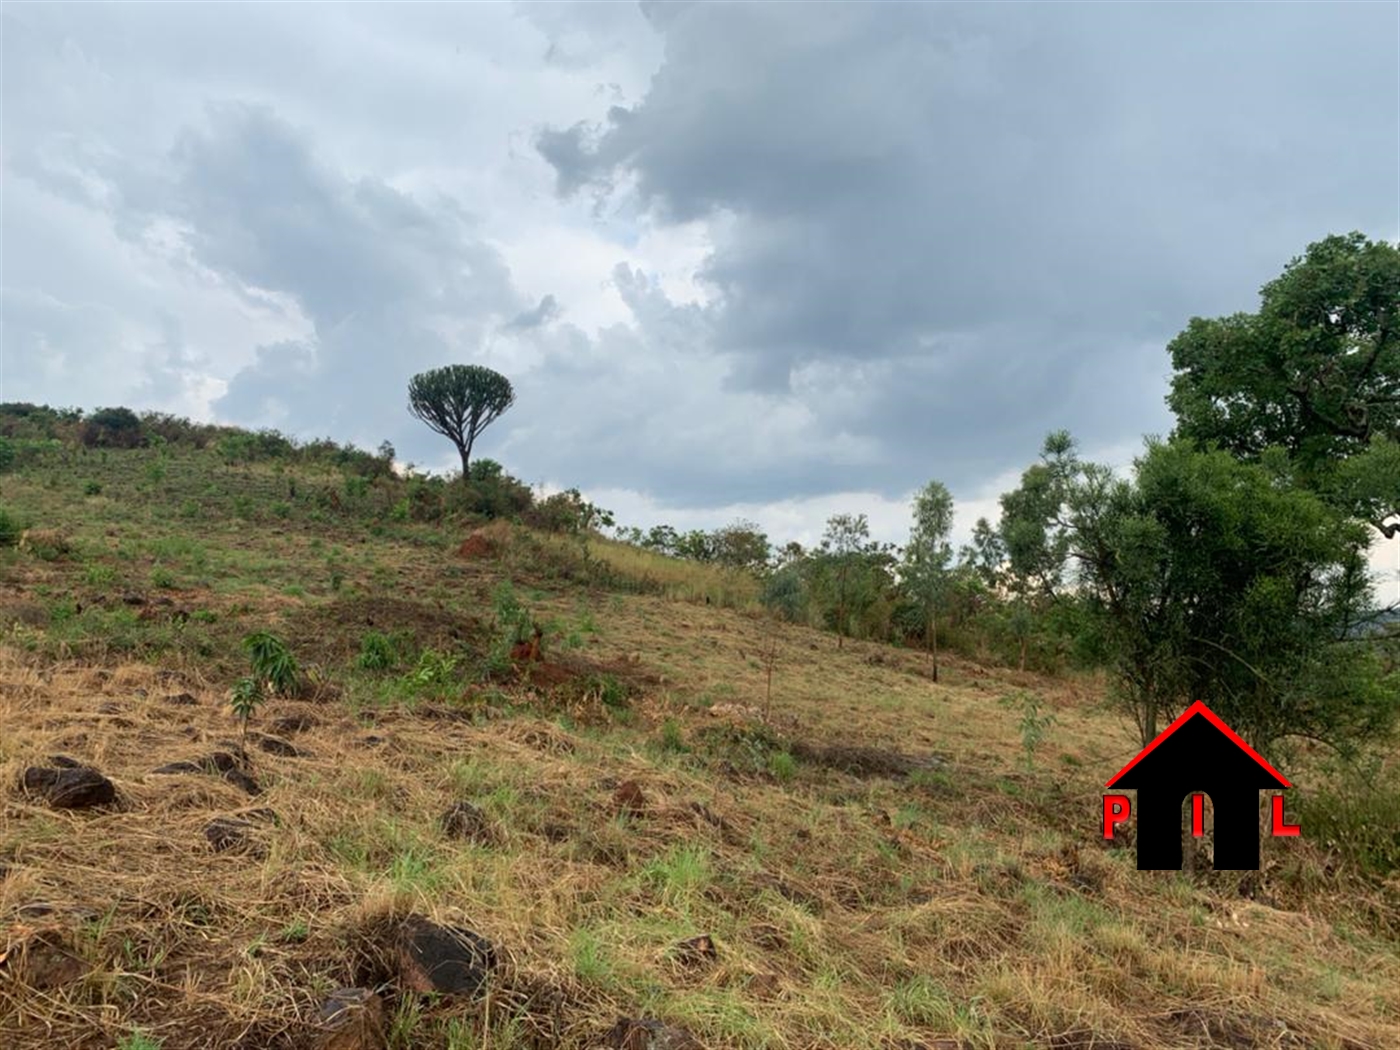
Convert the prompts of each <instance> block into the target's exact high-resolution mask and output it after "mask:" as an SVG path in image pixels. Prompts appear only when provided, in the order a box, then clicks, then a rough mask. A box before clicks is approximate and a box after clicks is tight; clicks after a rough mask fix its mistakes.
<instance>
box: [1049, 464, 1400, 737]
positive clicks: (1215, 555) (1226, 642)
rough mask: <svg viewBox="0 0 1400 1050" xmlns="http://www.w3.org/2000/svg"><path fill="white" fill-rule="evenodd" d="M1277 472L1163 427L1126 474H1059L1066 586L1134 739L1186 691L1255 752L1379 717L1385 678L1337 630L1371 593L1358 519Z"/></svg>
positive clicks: (1387, 684)
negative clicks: (1164, 432) (1113, 678)
mask: <svg viewBox="0 0 1400 1050" xmlns="http://www.w3.org/2000/svg"><path fill="white" fill-rule="evenodd" d="M1292 471H1293V468H1292V466H1291V465H1290V464H1289V463H1288V461H1287V459H1286V458H1285V457H1283V456H1281V455H1274V456H1265V457H1264V458H1263V460H1262V462H1260V463H1248V462H1244V461H1241V460H1238V459H1236V458H1234V457H1232V456H1231V455H1229V454H1228V453H1226V452H1223V451H1219V450H1208V451H1203V450H1200V449H1198V448H1196V447H1195V446H1194V445H1192V444H1191V443H1189V442H1187V441H1184V440H1180V439H1178V440H1175V441H1172V442H1166V443H1163V442H1149V444H1148V448H1147V451H1146V453H1145V454H1144V455H1143V456H1142V457H1140V458H1139V459H1138V460H1137V462H1136V466H1135V472H1134V473H1135V476H1134V478H1133V479H1132V480H1131V481H1128V480H1122V479H1119V478H1115V477H1114V476H1113V474H1112V472H1111V471H1109V470H1108V469H1107V468H1104V467H1098V466H1092V465H1084V466H1082V467H1080V468H1079V469H1078V470H1077V471H1076V472H1075V474H1074V476H1073V478H1072V480H1071V482H1070V483H1069V484H1068V485H1067V486H1066V489H1065V494H1066V504H1065V511H1064V513H1065V517H1066V520H1067V528H1068V535H1069V539H1070V550H1071V554H1072V556H1073V557H1074V559H1075V562H1076V565H1077V568H1078V573H1077V584H1078V589H1079V592H1080V595H1081V597H1082V598H1083V599H1084V600H1086V601H1087V602H1088V603H1089V606H1090V609H1091V610H1092V612H1093V613H1094V614H1095V617H1096V627H1097V629H1098V630H1100V631H1101V632H1102V634H1103V639H1104V648H1105V649H1106V651H1107V652H1108V653H1109V654H1110V656H1111V659H1112V661H1113V664H1114V669H1115V671H1116V672H1117V678H1118V682H1119V695H1120V697H1121V699H1122V700H1123V701H1124V703H1125V706H1126V707H1127V708H1128V709H1129V710H1130V711H1131V713H1132V714H1133V716H1134V718H1135V719H1136V721H1137V724H1138V728H1139V730H1140V732H1141V735H1142V740H1143V742H1144V743H1146V742H1148V741H1150V740H1151V739H1152V738H1153V737H1155V736H1156V734H1157V732H1158V730H1159V729H1160V728H1161V726H1162V725H1163V724H1164V723H1165V722H1166V721H1169V720H1170V718H1171V717H1173V716H1174V715H1175V714H1177V713H1178V712H1179V711H1181V710H1182V709H1184V708H1185V707H1186V706H1187V705H1188V704H1189V703H1190V702H1192V701H1194V700H1203V701H1205V702H1206V703H1207V704H1209V705H1210V707H1211V708H1212V709H1213V710H1215V711H1216V712H1217V713H1218V714H1220V715H1221V717H1222V718H1224V719H1225V720H1226V721H1227V722H1229V723H1230V724H1231V725H1233V726H1234V727H1235V728H1236V729H1237V730H1238V731H1239V732H1241V733H1243V734H1244V735H1245V736H1246V737H1247V738H1248V739H1249V740H1250V742H1251V743H1252V744H1253V745H1254V746H1256V747H1257V748H1259V749H1261V750H1265V751H1267V750H1269V749H1270V748H1271V747H1272V746H1273V745H1274V744H1275V743H1276V742H1277V741H1279V740H1281V739H1283V738H1285V737H1290V736H1303V737H1310V738H1314V739H1318V740H1323V741H1326V742H1328V743H1331V744H1334V745H1336V746H1339V747H1345V746H1348V745H1349V744H1351V743H1354V742H1356V741H1358V740H1361V739H1364V738H1365V737H1366V736H1368V735H1370V734H1372V733H1375V732H1378V731H1380V730H1381V729H1383V728H1384V727H1385V726H1388V725H1389V724H1390V723H1391V721H1392V720H1393V718H1394V716H1395V713H1396V704H1397V700H1400V683H1397V682H1396V680H1395V677H1394V675H1389V676H1387V675H1386V674H1385V672H1384V671H1383V669H1382V667H1381V665H1380V664H1379V663H1378V661H1377V659H1376V654H1375V653H1374V652H1372V651H1371V650H1370V649H1368V648H1367V647H1365V646H1359V645H1355V644H1352V642H1351V641H1349V639H1350V637H1351V635H1352V632H1353V629H1354V627H1355V626H1356V624H1357V623H1358V622H1360V621H1361V620H1362V619H1364V617H1365V615H1366V613H1367V611H1368V609H1369V605H1370V601H1371V598H1372V592H1371V588H1370V582H1369V579H1368V576H1367V572H1366V562H1365V552H1366V545H1367V535H1366V531H1365V528H1364V526H1363V525H1362V524H1361V523H1360V522H1358V521H1356V520H1355V519H1352V518H1349V517H1348V516H1347V515H1346V514H1345V513H1344V512H1342V511H1341V510H1339V509H1338V508H1336V507H1335V506H1333V505H1331V504H1330V503H1328V502H1327V501H1326V500H1324V499H1323V498H1321V497H1320V496H1319V495H1318V494H1316V493H1314V492H1312V491H1309V490H1308V489H1306V488H1303V487H1301V486H1299V485H1297V484H1295V483H1294V478H1293V476H1292Z"/></svg>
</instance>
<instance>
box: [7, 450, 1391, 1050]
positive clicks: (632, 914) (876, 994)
mask: <svg viewBox="0 0 1400 1050" xmlns="http://www.w3.org/2000/svg"><path fill="white" fill-rule="evenodd" d="M360 499H363V500H365V501H366V502H365V503H364V505H363V506H360V505H359V504H357V502H356V501H357V500H360ZM368 499H369V497H367V496H366V495H365V493H364V492H363V491H361V490H360V487H358V486H352V485H349V484H348V483H347V482H346V480H345V478H344V476H343V475H341V474H339V473H337V472H335V471H334V470H332V469H330V468H326V469H324V470H320V471H317V470H313V469H307V468H300V467H289V466H285V465H282V466H278V465H268V464H253V465H243V466H233V467H230V466H228V465H227V464H226V463H225V462H223V461H222V460H221V458H220V457H219V456H217V455H216V454H215V453H214V452H212V451H195V450H189V449H178V448H173V447H172V448H166V449H161V450H152V449H143V450H129V451H128V450H109V451H92V452H88V453H85V454H78V453H76V452H74V451H72V450H66V449H57V448H55V449H51V450H49V451H46V452H42V453H39V454H36V455H34V456H31V457H30V458H29V459H28V460H27V462H26V463H25V464H24V465H23V466H22V469H21V470H19V471H18V472H16V473H11V474H6V475H4V476H3V477H0V500H3V504H4V506H5V507H6V508H7V509H8V511H9V512H10V514H11V516H12V517H13V518H15V519H17V520H18V521H19V522H20V524H21V525H24V526H26V527H29V528H31V529H32V530H38V531H37V532H31V535H30V538H29V541H28V542H27V543H26V544H25V545H24V549H20V548H19V547H10V548H4V549H0V631H3V640H0V726H3V733H2V734H0V924H3V927H4V931H5V934H4V935H5V941H4V944H3V948H0V952H3V954H0V1044H3V1045H4V1046H7V1047H17V1048H27V1047H36V1048H37V1047H49V1046H68V1047H113V1046H124V1047H126V1048H127V1050H136V1048H150V1047H161V1048H164V1050H183V1048H187V1047H189V1048H193V1047H230V1046H241V1047H247V1048H250V1050H251V1048H255V1047H256V1048H262V1047H312V1046H332V1045H333V1046H341V1047H347V1046H358V1045H363V1046H370V1045H376V1044H379V1041H378V1038H377V1035H378V1034H382V1036H383V1042H382V1044H379V1045H388V1046H391V1047H395V1048H408V1047H447V1048H453V1050H463V1048H467V1047H487V1046H489V1047H493V1048H497V1050H509V1048H515V1047H567V1048H585V1047H595V1046H610V1045H611V1046H619V1045H621V1046H627V1047H645V1046H654V1047H662V1046H673V1047H676V1046H683V1045H690V1044H687V1043H685V1042H684V1041H683V1040H682V1039H681V1037H680V1036H679V1035H678V1034H676V1033H675V1032H672V1033H670V1034H665V1033H661V1032H652V1033H651V1034H650V1035H648V1034H645V1033H643V1032H642V1031H641V1029H638V1028H636V1027H635V1026H634V1029H633V1031H632V1034H631V1035H628V1034H627V1026H626V1025H622V1026H621V1027H619V1026H618V1024H617V1022H618V1020H619V1018H631V1019H640V1018H655V1019H658V1020H659V1021H660V1022H661V1023H663V1024H665V1025H667V1026H672V1027H673V1028H674V1029H684V1030H686V1031H688V1032H689V1033H691V1035H692V1037H693V1038H694V1039H695V1040H696V1041H697V1042H698V1045H702V1046H706V1047H716V1048H718V1047H743V1048H749V1047H755V1048H756V1047H782V1048H793V1050H796V1048H805V1047H891V1048H893V1047H903V1048H908V1050H913V1048H916V1047H939V1048H942V1050H947V1048H952V1047H1037V1048H1042V1047H1043V1048H1059V1050H1070V1048H1084V1050H1088V1048H1108V1047H1119V1048H1124V1047H1134V1048H1144V1050H1146V1048H1171V1047H1181V1048H1186V1047H1192V1048H1195V1047H1252V1046H1260V1047H1338V1048H1340V1047H1353V1048H1356V1047H1374V1048H1377V1050H1380V1048H1386V1047H1394V1046H1400V949H1397V942H1396V939H1395V937H1396V932H1397V930H1400V910H1397V899H1400V893H1397V890H1396V887H1395V886H1394V885H1393V884H1392V885H1391V886H1389V887H1387V886H1385V885H1382V884H1379V883H1377V882H1375V881H1367V880H1363V879H1361V878H1359V877H1352V876H1351V875H1349V874H1347V873H1346V872H1344V871H1342V870H1340V869H1338V868H1337V867H1336V861H1335V857H1334V856H1333V854H1332V853H1329V852H1328V851H1327V849H1326V844H1325V843H1322V842H1318V841H1313V840H1309V839H1305V840H1303V841H1301V842H1299V841H1296V840H1295V841H1291V842H1285V843H1278V842H1274V841H1270V840H1267V839H1266V844H1265V862H1264V869H1263V870H1262V871H1261V872H1257V873H1256V872H1218V873H1210V872H1208V873H1205V874H1198V875H1196V876H1194V877H1191V876H1187V875H1181V874H1177V873H1166V872H1138V871H1137V870H1136V868H1135V866H1134V860H1133V855H1132V851H1131V850H1130V849H1123V848H1106V845H1105V843H1104V842H1103V840H1102V838H1101V837H1100V835H1099V830H1098V820H1099V811H1100V801H1099V799H1100V794H1101V790H1102V787H1101V785H1102V783H1103V781H1104V780H1105V779H1107V778H1108V777H1109V776H1110V775H1111V774H1112V773H1113V772H1114V771H1116V770H1117V768H1118V767H1119V765H1121V764H1122V762H1123V761H1124V760H1125V759H1126V758H1127V757H1130V756H1131V754H1132V753H1133V752H1134V751H1135V750H1136V742H1135V740H1134V738H1133V735H1132V733H1131V732H1130V731H1129V729H1128V727H1126V726H1125V725H1124V724H1123V723H1122V722H1121V720H1119V719H1118V718H1117V717H1115V716H1113V715H1111V714H1109V713H1106V712H1105V711H1103V710H1102V707H1101V704H1100V702H1099V701H1100V699H1101V695H1102V690H1101V688H1100V687H1099V685H1098V684H1097V683H1095V682H1094V681H1092V680H1088V679H1059V680H1042V679H1037V678H1035V677H1033V676H1029V675H1021V674H1017V673H1015V672H1009V671H1005V670H999V669H995V668H987V667H982V666H978V665H976V664H974V663H970V662H967V661H961V660H957V659H950V660H949V661H948V662H947V664H946V666H945V668H944V674H943V676H942V680H941V681H940V683H939V684H938V685H932V684H931V683H929V682H928V680H927V679H926V678H925V677H923V673H922V672H923V669H924V663H923V661H922V660H921V659H920V658H919V656H918V654H916V653H912V652H906V651H902V650H899V649H893V648H888V647H883V646H874V645H867V644H861V643H855V644H847V645H846V646H845V648H843V649H842V650H839V651H838V650H837V648H836V645H835V639H834V638H832V637H831V636H828V635H824V634H821V633H819V632H816V631H811V630H807V629H802V628H796V627H789V626H773V625H771V624H769V623H768V622H767V621H765V620H764V619H762V618H761V617H759V616H757V615H756V613H755V612H754V611H752V610H749V609H747V608H746V604H747V602H748V600H749V599H750V598H751V597H752V593H753V590H752V585H751V584H749V583H747V582H746V581H745V580H744V579H742V578H739V577H734V576H723V575H719V574H713V573H707V572H705V571H704V570H702V569H700V568H698V567H695V566H690V565H683V564H680V563H676V562H670V561H667V560H666V559H660V558H655V557H652V556H649V555H644V554H642V553H641V552H637V551H635V550H632V549H630V548H625V547H622V546H620V545H614V544H608V543H606V542H603V541H599V540H594V541H591V542H590V543H588V544H587V545H580V544H579V543H577V542H575V541H574V540H571V539H566V538H563V537H558V536H548V535H543V534H539V533H534V532H531V531H529V530H526V529H523V528H518V527H515V528H513V527H509V526H506V525H504V524H497V525H493V526H491V527H489V528H488V529H487V530H485V532H483V533H481V534H479V535H478V536H476V537H475V539H474V540H473V542H471V543H470V544H468V546H467V547H466V548H462V543H463V540H464V539H465V538H466V535H467V530H466V529H464V528H462V527H455V528H449V527H445V526H440V525H429V524H415V523H413V522H412V521H411V520H402V521H395V520H391V519H387V518H386V517H385V516H383V515H381V514H378V513H376V512H373V511H372V509H371V506H370V503H369V502H368ZM464 551H465V554H466V555H467V556H463V552H464ZM520 610H523V613H522V612H521V611H520ZM522 616H523V617H528V618H529V619H530V620H532V621H533V622H534V623H536V624H539V625H540V626H541V628H542V633H543V653H544V660H543V662H541V663H526V664H521V663H519V662H513V661H511V660H510V659H509V656H508V653H507V649H508V647H509V643H510V642H511V641H513V640H514V637H513V636H510V635H509V634H508V633H507V632H508V630H509V629H510V628H511V626H512V624H513V623H514V621H515V620H516V619H517V618H520V617H522ZM256 631H269V632H271V633H272V634H274V635H276V636H277V637H279V638H281V639H283V640H284V641H285V642H286V643H287V644H288V646H289V647H290V649H291V651H292V653H293V655H294V656H295V657H296V659H297V661H298V663H299V665H300V667H301V670H302V675H301V685H300V687H299V689H298V690H297V691H296V693H295V695H294V696H288V697H278V698H274V699H271V700H269V701H268V702H267V703H266V704H265V705H264V706H263V707H262V708H261V709H260V710H258V711H257V712H256V713H255V714H254V716H253V717H252V719H251V720H250V723H249V727H248V728H249V731H248V735H247V739H246V748H247V760H246V763H242V764H241V765H240V772H242V773H243V774H244V776H245V777H247V778H251V782H248V781H246V780H245V781H240V780H239V778H238V777H236V776H235V777H234V778H233V779H230V778H229V777H227V776H225V775H222V770H221V769H220V768H219V766H218V765H217V764H216V763H215V762H210V761H209V759H210V756H211V755H214V754H216V753H222V754H226V755H234V756H235V757H236V756H237V753H238V749H239V748H240V746H242V745H243V743H244V741H243V739H242V737H241V735H240V727H239V725H238V723H237V722H236V721H235V720H234V719H233V718H232V716H231V715H230V711H229V707H228V697H229V689H230V688H231V687H232V686H233V685H234V683H235V682H236V681H237V680H238V679H239V678H240V677H241V676H244V675H246V674H247V673H248V668H249V662H248V655H247V653H246V652H245V650H244V648H243V647H242V645H241V640H242V639H243V638H244V637H245V636H246V635H248V634H250V633H252V632H256ZM770 669H771V717H770V718H769V719H768V720H767V721H766V722H765V721H764V720H763V719H762V717H761V715H760V712H761V710H762V709H763V708H765V707H766V706H768V704H769V703H770V694H769V677H770ZM1006 697H1010V698H1011V700H1010V702H1008V703H1002V702H1000V701H1001V700H1002V699H1003V698H1006ZM1044 715H1053V716H1054V719H1055V721H1054V723H1053V724H1051V725H1049V726H1048V729H1047V731H1046V736H1045V739H1044V740H1043V742H1042V743H1040V745H1039V746H1037V747H1035V748H1033V749H1031V750H1029V751H1028V749H1027V748H1025V747H1023V739H1024V738H1023V728H1024V725H1023V723H1025V721H1026V719H1027V718H1028V716H1030V720H1031V721H1036V720H1037V718H1038V717H1043V716H1044ZM56 755H57V756H66V757H69V758H71V759H73V760H76V761H78V762H80V763H84V764H90V765H92V766H94V767H96V768H97V769H98V770H100V771H101V772H102V773H103V774H105V775H106V776H107V777H109V778H110V779H111V781H112V782H113V783H114V784H115V786H116V790H117V792H118V799H117V802H116V804H114V805H111V806H107V807H103V808H99V809H94V810H63V809H54V808H52V807H50V806H49V805H47V804H45V803H44V802H43V801H42V800H41V799H38V798H36V797H34V795H33V794H32V793H26V792H24V791H22V790H20V789H19V788H18V787H17V786H16V785H17V784H18V783H19V782H20V780H21V778H22V776H23V773H24V771H25V770H26V769H29V768H31V767H36V766H44V765H45V764H46V763H48V762H49V761H50V759H51V756H56ZM1028 757H1029V758H1030V759H1031V761H1030V762H1028V761H1027V759H1028ZM181 762H184V763H189V764H190V765H189V766H187V767H185V768H184V770H183V771H176V772H168V773H156V772H155V770H156V769H158V768H159V767H162V766H164V765H167V764H170V763H181ZM240 784H241V786H240ZM254 789H255V790H256V791H257V794H256V795H254V794H250V790H254ZM463 802H465V803H469V804H470V806H471V807H473V808H472V809H461V810H459V811H458V813H459V819H458V821H457V822H456V824H455V825H454V826H452V827H451V828H448V827H445V826H444V822H443V819H442V818H443V817H444V815H445V814H446V813H447V812H448V811H449V810H450V809H451V808H452V807H453V806H454V805H456V804H458V803H463ZM221 821H222V823H220V822H221ZM1120 842H1121V840H1120ZM409 915H423V916H427V917H429V918H432V919H434V920H438V921H441V922H444V923H450V924H453V925H456V926H461V927H466V928H469V929H471V930H473V931H475V932H476V933H478V934H480V935H482V936H484V937H486V938H488V939H489V940H490V941H491V942H492V944H493V945H494V946H495V948H496V956H497V963H498V965H497V967H496V969H495V971H494V972H493V973H492V975H491V979H490V982H489V984H488V990H487V992H486V994H485V996H484V997H483V998H480V999H476V1000H472V999H466V1000H464V999H462V998H458V997H451V996H448V997H442V998H436V997H432V996H428V997H424V996H419V995H416V994H413V993H412V992H410V991H409V990H408V989H407V988H406V987H405V978H404V973H403V965H402V963H401V962H400V960H398V959H397V958H396V953H395V950H394V943H395V938H396V936H397V934H396V930H398V929H399V923H400V922H401V920H403V919H404V918H405V917H406V916H409ZM697 937H708V938H709V941H705V942H700V943H698V944H696V943H691V944H690V945H689V946H686V942H692V940H693V939H694V938H697ZM342 986H356V987H363V988H370V989H373V990H375V991H377V993H378V995H379V999H380V1002H381V1004H382V1010H383V1020H382V1026H381V1028H382V1031H381V1032H380V1033H377V1034H375V1033H372V1034H371V1035H370V1036H369V1037H366V1038H365V1039H364V1040H363V1041H362V1042H360V1043H347V1042H340V1043H334V1042H325V1041H324V1040H325V1038H326V1037H325V1035H324V1034H323V1033H322V1032H321V1031H320V1030H319V1027H318V1018H319V1016H320V1011H321V1008H322V1005H323V1003H324V1002H325V1001H326V999H327V997H328V996H329V995H331V993H332V992H333V991H334V990H335V989H336V988H338V987H342ZM343 1036H344V1033H342V1037H343Z"/></svg>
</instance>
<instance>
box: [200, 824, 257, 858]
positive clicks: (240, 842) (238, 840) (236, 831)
mask: <svg viewBox="0 0 1400 1050" xmlns="http://www.w3.org/2000/svg"><path fill="white" fill-rule="evenodd" d="M251 826H252V825H250V824H249V823H248V822H247V821H246V820H235V819H234V818H232V817H215V818H214V819H213V820H211V821H210V822H209V823H208V824H206V825H204V837H205V838H206V839H207V840H208V841H209V846H210V848H212V849H213V851H214V852H215V853H223V852H225V851H227V850H231V849H244V848H246V847H247V845H248V829H249V828H250V827H251Z"/></svg>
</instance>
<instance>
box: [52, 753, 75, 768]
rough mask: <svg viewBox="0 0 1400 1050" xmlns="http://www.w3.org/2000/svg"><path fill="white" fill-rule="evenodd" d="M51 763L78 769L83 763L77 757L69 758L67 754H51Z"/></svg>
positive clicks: (60, 766) (59, 766)
mask: <svg viewBox="0 0 1400 1050" xmlns="http://www.w3.org/2000/svg"><path fill="white" fill-rule="evenodd" d="M49 765H51V766H56V767H58V768H59V769H77V768H79V767H80V766H81V765H82V763H81V762H79V761H78V760H77V759H76V758H69V757H68V756H67V755H50V756H49Z"/></svg>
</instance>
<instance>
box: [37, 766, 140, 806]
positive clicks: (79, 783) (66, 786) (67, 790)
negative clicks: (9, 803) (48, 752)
mask: <svg viewBox="0 0 1400 1050" xmlns="http://www.w3.org/2000/svg"><path fill="white" fill-rule="evenodd" d="M23 782H24V790H25V791H27V792H28V793H29V794H31V795H39V796H42V797H43V798H44V800H45V801H47V802H48V804H49V805H50V806H53V807H54V808H55V809H88V808H90V807H92V806H106V805H110V804H111V803H113V802H115V801H116V800H117V789H116V786H115V785H114V784H113V783H112V782H111V781H110V780H108V779H107V778H106V777H104V776H103V775H102V774H101V773H99V772H98V771H97V770H95V769H92V768H91V767H89V766H78V767H76V768H72V769H44V768H42V767H40V766H31V767H30V768H29V769H26V770H25V771H24V781H23Z"/></svg>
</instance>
